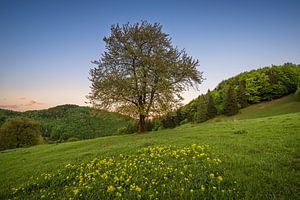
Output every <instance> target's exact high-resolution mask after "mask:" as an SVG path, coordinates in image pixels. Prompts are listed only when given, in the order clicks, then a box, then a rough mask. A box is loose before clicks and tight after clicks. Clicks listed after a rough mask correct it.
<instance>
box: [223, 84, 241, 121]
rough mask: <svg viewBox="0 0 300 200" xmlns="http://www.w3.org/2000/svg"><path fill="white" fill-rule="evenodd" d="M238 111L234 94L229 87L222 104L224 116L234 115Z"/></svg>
mask: <svg viewBox="0 0 300 200" xmlns="http://www.w3.org/2000/svg"><path fill="white" fill-rule="evenodd" d="M238 111H239V108H238V103H237V98H236V94H235V92H234V90H233V88H232V87H231V86H229V88H228V90H227V93H226V98H225V102H224V114H225V115H229V116H230V115H235V114H237V113H238Z"/></svg>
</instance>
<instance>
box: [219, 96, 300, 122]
mask: <svg viewBox="0 0 300 200" xmlns="http://www.w3.org/2000/svg"><path fill="white" fill-rule="evenodd" d="M296 112H300V101H299V100H298V99H297V98H296V96H295V95H294V94H290V95H288V96H285V97H281V98H279V99H275V100H272V101H266V102H262V103H258V104H253V105H250V106H248V107H246V108H243V109H241V110H239V113H238V114H237V115H234V116H229V117H228V116H218V117H216V118H215V119H213V121H222V120H236V119H255V118H260V117H269V116H274V115H282V114H288V113H296Z"/></svg>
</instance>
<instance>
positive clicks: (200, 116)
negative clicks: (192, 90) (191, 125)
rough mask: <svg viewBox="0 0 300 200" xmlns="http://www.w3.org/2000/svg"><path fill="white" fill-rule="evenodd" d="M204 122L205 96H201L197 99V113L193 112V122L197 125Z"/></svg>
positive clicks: (205, 116)
mask: <svg viewBox="0 0 300 200" xmlns="http://www.w3.org/2000/svg"><path fill="white" fill-rule="evenodd" d="M206 120H208V115H207V96H206V95H203V94H202V95H200V96H199V97H198V107H197V112H195V114H194V121H195V122H197V123H201V122H204V121H206Z"/></svg>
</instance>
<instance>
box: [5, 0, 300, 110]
mask: <svg viewBox="0 0 300 200" xmlns="http://www.w3.org/2000/svg"><path fill="white" fill-rule="evenodd" d="M299 10H300V1H297V0H295V1H291V0H281V1H276V0H273V1H264V0H260V1H255V0H253V1H242V0H240V1H233V0H231V1H225V0H224V1H214V0H210V1H200V0H199V1H188V0H186V1H175V0H174V1H155V0H152V1H150V0H149V1H143V0H139V1H134V0H132V1H130V0H128V1H121V0H119V1H117V0H116V1H88V0H87V1H84V0H82V1H71V0H69V1H63V0H48V1H47V0H43V1H30V0H27V1H22V0H18V1H16V0H2V1H0V107H2V108H9V109H14V110H29V109H41V108H47V107H51V106H55V105H59V104H66V103H72V104H73V103H74V104H79V105H84V102H85V101H86V98H85V96H86V95H87V94H88V93H89V90H90V89H89V86H90V82H89V80H88V76H89V74H88V73H89V69H90V68H91V67H94V66H93V65H92V64H91V63H90V61H91V60H97V59H99V58H100V55H101V53H103V51H104V42H103V41H102V38H103V37H104V36H108V35H109V33H110V26H111V25H112V24H116V23H119V24H124V23H127V22H130V23H135V22H139V21H141V20H147V21H149V22H152V23H153V22H159V23H161V24H162V25H163V31H164V32H166V33H168V34H170V36H171V37H172V41H173V44H174V45H175V46H178V47H179V48H180V49H182V48H185V49H186V51H187V52H188V54H190V55H191V56H193V57H194V58H197V59H199V60H200V67H199V70H200V71H203V72H204V76H205V78H206V80H205V82H203V84H202V85H201V87H200V91H194V90H191V91H189V92H186V93H185V94H184V97H185V99H186V100H185V101H184V102H188V101H189V100H191V99H192V98H195V97H197V96H198V95H199V94H200V93H202V92H206V90H207V89H213V88H214V87H215V86H216V85H217V84H218V83H219V82H220V81H221V80H224V79H226V78H229V77H231V76H233V75H236V74H238V73H240V72H243V71H247V70H251V69H255V68H258V67H262V66H270V65H271V64H275V65H279V64H283V63H285V62H293V63H296V64H299V63H300V36H299V35H300V12H299Z"/></svg>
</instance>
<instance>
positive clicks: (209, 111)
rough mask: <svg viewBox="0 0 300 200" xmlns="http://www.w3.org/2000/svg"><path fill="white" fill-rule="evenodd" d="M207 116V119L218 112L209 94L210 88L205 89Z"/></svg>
mask: <svg viewBox="0 0 300 200" xmlns="http://www.w3.org/2000/svg"><path fill="white" fill-rule="evenodd" d="M206 95H207V117H208V118H209V119H211V118H213V117H215V116H216V115H217V114H218V111H217V108H216V105H215V101H214V98H213V96H212V95H211V92H210V90H208V91H207V94H206Z"/></svg>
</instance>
